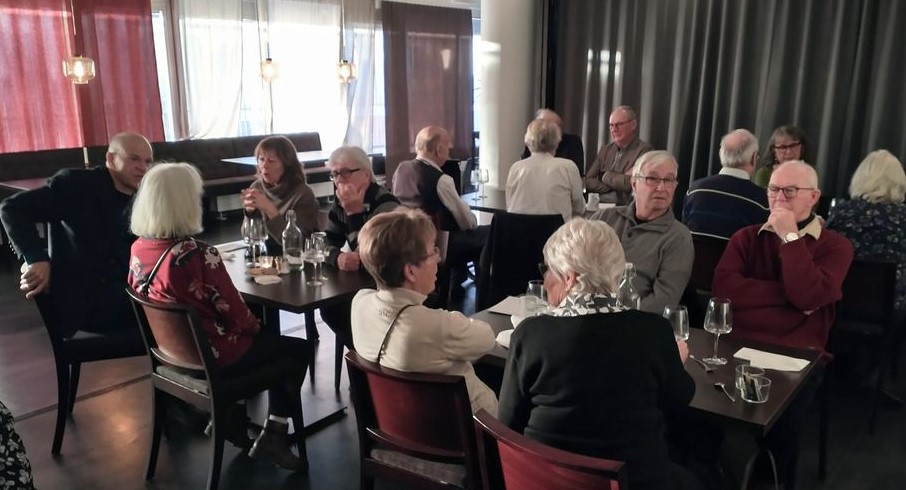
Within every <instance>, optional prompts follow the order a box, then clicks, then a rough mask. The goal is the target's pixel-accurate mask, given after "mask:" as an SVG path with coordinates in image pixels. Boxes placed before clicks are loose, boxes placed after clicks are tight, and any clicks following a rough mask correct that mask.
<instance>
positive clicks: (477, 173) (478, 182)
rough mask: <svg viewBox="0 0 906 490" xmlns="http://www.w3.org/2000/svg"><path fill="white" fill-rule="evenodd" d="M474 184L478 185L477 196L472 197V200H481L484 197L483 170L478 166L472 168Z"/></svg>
mask: <svg viewBox="0 0 906 490" xmlns="http://www.w3.org/2000/svg"><path fill="white" fill-rule="evenodd" d="M471 180H472V184H473V185H474V186H475V187H476V190H475V197H473V198H472V201H480V200H481V198H482V195H481V170H479V169H478V167H475V168H474V169H472V174H471Z"/></svg>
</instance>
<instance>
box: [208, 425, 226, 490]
mask: <svg viewBox="0 0 906 490" xmlns="http://www.w3.org/2000/svg"><path fill="white" fill-rule="evenodd" d="M227 410H228V407H214V408H213V409H212V410H211V419H212V420H213V424H211V426H212V428H211V467H210V469H209V470H208V490H217V486H218V485H219V484H220V467H221V465H222V464H223V441H224V434H225V433H226V427H224V424H225V423H226V412H227Z"/></svg>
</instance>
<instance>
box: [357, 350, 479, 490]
mask: <svg viewBox="0 0 906 490" xmlns="http://www.w3.org/2000/svg"><path fill="white" fill-rule="evenodd" d="M346 366H347V369H348V370H349V384H350V388H351V393H352V402H353V406H354V408H355V414H356V426H357V427H358V432H359V458H360V461H361V468H360V475H361V488H363V489H372V488H374V480H375V478H380V479H387V480H391V481H394V482H396V483H398V484H400V485H401V486H403V487H404V488H425V489H450V488H470V489H477V488H480V486H479V485H480V477H479V471H480V470H479V464H478V458H477V454H476V450H477V448H476V445H475V431H474V427H473V425H472V411H471V407H470V404H469V395H468V393H467V392H466V382H465V378H463V377H462V376H448V375H442V374H424V373H404V372H401V371H396V370H393V369H389V368H386V367H383V366H380V365H379V364H377V363H373V362H369V361H367V360H365V359H364V358H362V357H361V356H359V355H358V354H357V353H355V352H349V353H347V354H346Z"/></svg>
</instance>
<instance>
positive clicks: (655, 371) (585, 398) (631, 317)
mask: <svg viewBox="0 0 906 490" xmlns="http://www.w3.org/2000/svg"><path fill="white" fill-rule="evenodd" d="M624 264H625V259H624V255H623V248H622V246H621V245H620V241H619V239H618V238H617V236H616V234H615V233H614V231H613V230H612V229H611V228H610V226H608V225H607V224H606V223H603V222H600V221H588V220H584V219H582V218H574V219H572V220H570V221H569V222H568V223H566V224H565V225H563V226H562V227H560V229H558V230H557V231H556V232H554V234H553V235H552V236H551V237H550V239H548V241H547V243H546V244H545V245H544V264H542V266H541V268H542V269H543V272H544V288H545V289H546V290H547V298H548V302H549V303H550V306H551V308H550V310H549V312H548V313H546V314H544V315H540V316H535V317H531V318H528V319H526V320H525V321H523V322H522V323H521V324H520V325H519V327H518V328H516V331H515V332H514V333H513V336H512V338H511V340H510V349H509V355H508V358H507V362H506V371H505V373H504V377H503V386H502V388H501V391H500V407H499V410H498V417H499V418H500V420H501V422H503V423H504V424H506V425H507V426H509V427H511V428H512V429H514V430H517V431H519V432H521V433H523V434H525V435H526V436H528V437H530V438H532V439H535V440H538V441H540V442H542V443H544V444H547V445H550V446H553V447H557V448H560V449H564V450H567V451H570V452H574V453H578V454H584V455H588V456H593V457H599V458H608V459H615V460H621V461H625V462H626V464H627V466H628V469H629V481H630V488H635V489H687V488H700V486H701V485H700V483H699V482H698V480H697V478H696V477H695V476H694V475H693V474H692V473H691V472H690V471H689V470H687V469H685V468H684V467H682V466H680V465H678V464H676V463H673V462H672V461H670V459H669V457H668V445H667V440H666V437H665V432H666V428H665V425H666V422H665V416H664V413H663V412H662V408H668V407H683V406H685V405H688V404H689V402H690V401H691V400H692V396H693V394H694V393H695V383H694V382H693V380H692V378H691V377H690V376H689V375H688V374H687V373H686V371H685V370H684V369H683V362H685V360H686V357H687V356H688V352H689V350H688V348H687V346H686V343H685V342H683V341H677V340H674V337H673V330H672V329H671V327H670V324H669V323H668V322H667V320H665V319H664V318H661V317H660V316H658V315H654V314H651V313H645V312H642V311H638V310H631V309H627V308H624V307H622V306H620V305H619V304H618V302H617V299H616V296H615V293H616V291H617V286H618V281H619V278H620V274H621V271H622V270H623V267H624Z"/></svg>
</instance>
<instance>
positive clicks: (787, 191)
mask: <svg viewBox="0 0 906 490" xmlns="http://www.w3.org/2000/svg"><path fill="white" fill-rule="evenodd" d="M813 190H815V188H814V187H796V186H794V185H791V186H789V187H777V186H776V185H769V186H768V196H770V197H777V194H779V193H780V191H783V196H784V197H786V198H787V199H792V198H794V197H796V195H797V194H799V191H813Z"/></svg>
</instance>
